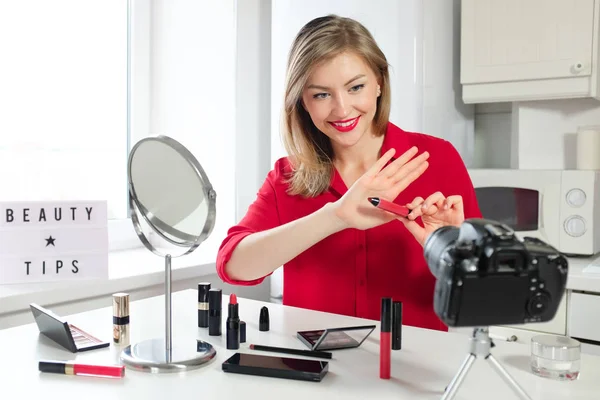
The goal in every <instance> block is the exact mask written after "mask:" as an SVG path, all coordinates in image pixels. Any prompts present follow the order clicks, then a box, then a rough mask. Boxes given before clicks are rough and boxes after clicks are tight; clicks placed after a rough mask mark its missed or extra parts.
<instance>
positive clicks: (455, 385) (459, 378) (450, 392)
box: [441, 354, 475, 400]
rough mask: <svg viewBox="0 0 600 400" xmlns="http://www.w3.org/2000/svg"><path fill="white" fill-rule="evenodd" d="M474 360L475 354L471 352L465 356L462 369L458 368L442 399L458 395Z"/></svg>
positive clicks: (445, 399)
mask: <svg viewBox="0 0 600 400" xmlns="http://www.w3.org/2000/svg"><path fill="white" fill-rule="evenodd" d="M474 362H475V354H469V355H468V356H467V358H465V361H463V363H462V365H461V366H460V369H459V370H458V372H457V373H456V375H455V376H454V378H453V379H452V382H450V384H449V385H448V387H447V388H446V391H445V393H444V395H443V396H442V399H441V400H451V399H453V398H454V396H456V392H457V391H458V389H459V388H460V385H461V384H462V383H463V381H464V380H465V377H466V376H467V373H468V372H469V370H470V369H471V366H473V363H474Z"/></svg>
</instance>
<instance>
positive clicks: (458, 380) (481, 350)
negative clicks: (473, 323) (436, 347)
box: [442, 328, 531, 400]
mask: <svg viewBox="0 0 600 400" xmlns="http://www.w3.org/2000/svg"><path fill="white" fill-rule="evenodd" d="M469 345H470V349H469V355H468V356H467V358H466V359H465V361H464V362H463V363H462V365H461V367H460V369H459V370H458V372H457V373H456V375H455V376H454V378H453V379H452V381H451V382H450V384H449V385H448V387H446V391H445V393H444V395H443V396H442V400H451V399H453V398H454V396H456V392H458V389H459V388H460V385H461V384H462V383H463V381H464V379H465V377H466V376H467V373H468V372H469V370H470V369H471V367H472V366H473V363H474V362H475V359H476V358H477V357H478V356H480V357H483V359H484V360H486V361H489V362H490V364H491V365H492V367H494V370H495V371H496V372H497V373H498V375H500V376H501V377H502V379H504V381H505V382H506V384H508V386H510V388H511V389H512V390H514V392H515V393H516V394H517V395H518V396H519V398H520V399H522V400H531V398H530V397H529V396H528V395H527V393H525V391H524V390H523V388H521V387H520V386H519V384H518V383H517V382H516V381H515V380H514V379H513V377H512V376H510V374H509V373H508V371H507V370H506V369H504V367H503V366H502V365H501V364H500V362H499V361H498V360H497V359H496V358H495V357H494V356H493V355H492V353H491V352H490V349H491V348H492V347H494V343H493V342H492V339H490V335H489V330H488V328H474V329H473V336H472V337H471V338H469Z"/></svg>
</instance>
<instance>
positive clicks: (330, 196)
mask: <svg viewBox="0 0 600 400" xmlns="http://www.w3.org/2000/svg"><path fill="white" fill-rule="evenodd" d="M412 146H417V147H418V149H419V153H421V152H423V151H428V152H429V154H430V156H429V168H428V169H427V170H426V171H425V173H424V174H423V175H421V177H419V178H418V179H417V180H416V181H415V182H413V183H412V184H411V185H410V186H409V187H408V188H407V189H405V190H404V191H403V192H402V193H400V195H399V196H398V197H397V198H396V200H395V202H396V203H399V204H405V203H409V202H411V201H412V200H413V199H414V198H415V197H417V196H421V197H423V198H427V197H428V196H429V195H431V194H432V193H434V192H436V191H441V192H442V193H443V194H444V195H445V196H449V195H455V194H460V195H461V196H462V197H463V202H464V210H465V218H475V217H477V218H480V217H481V213H480V211H479V207H478V205H477V199H476V197H475V191H474V189H473V186H472V184H471V180H470V178H469V175H468V173H467V170H466V168H465V165H464V163H463V161H462V159H461V157H460V155H459V154H458V152H457V151H456V150H455V148H454V147H453V146H452V144H450V142H448V141H446V140H443V139H439V138H435V137H433V136H429V135H424V134H420V133H413V132H405V131H403V130H401V129H400V128H398V127H396V126H395V125H393V124H391V123H390V124H389V125H388V129H387V132H386V135H385V138H384V141H383V148H382V149H381V154H383V153H385V152H386V151H387V150H388V149H389V148H391V147H394V148H395V149H396V156H400V155H401V154H402V153H404V152H405V151H406V150H408V149H409V148H410V147H412ZM288 171H289V163H288V161H287V158H286V157H284V158H281V159H279V160H278V161H277V162H276V163H275V167H274V168H273V170H272V171H270V172H269V174H268V176H267V178H266V180H265V182H264V183H263V185H262V187H261V188H260V190H259V191H258V195H257V198H256V200H255V201H254V203H252V204H251V205H250V207H249V208H248V212H247V213H246V215H245V216H244V218H243V219H242V220H241V221H240V222H239V224H237V225H236V226H234V227H232V228H231V229H230V230H229V231H228V234H227V237H226V238H225V239H224V241H223V243H222V244H221V247H220V249H219V253H218V255H217V263H216V265H217V273H218V274H219V277H220V278H221V279H222V280H223V281H224V282H226V283H230V284H235V285H256V284H259V283H261V282H262V281H263V280H264V278H260V279H257V280H253V281H236V280H232V279H231V278H229V277H228V276H227V274H226V273H225V264H226V263H227V262H228V261H229V259H230V258H231V254H232V253H233V250H234V249H235V246H236V245H237V244H238V243H239V242H240V241H241V240H242V239H243V238H244V237H246V236H247V235H250V234H252V233H254V232H259V231H262V230H267V229H271V228H274V227H276V226H278V225H282V224H286V223H288V222H290V221H293V220H295V219H298V218H301V217H303V216H306V215H308V214H310V213H313V212H315V211H317V210H318V209H320V208H321V207H323V206H324V205H325V204H326V203H328V202H335V201H336V200H338V199H339V198H341V197H342V196H343V195H344V193H345V192H346V191H347V188H346V185H345V184H344V182H343V181H342V179H341V177H340V176H339V174H338V173H337V171H336V172H335V174H334V176H333V177H332V180H331V185H330V187H329V190H328V191H326V192H324V193H322V194H321V195H319V196H317V197H315V198H303V197H301V196H291V195H288V194H287V193H286V190H287V184H286V183H284V177H285V175H284V174H286V173H287V172H288ZM419 223H420V220H419ZM434 286H435V277H434V276H433V275H432V274H431V272H430V270H429V267H428V265H427V263H426V262H425V258H424V256H423V247H422V246H421V245H420V244H419V243H418V242H417V241H416V239H415V238H414V237H413V236H412V235H411V234H410V233H409V232H408V231H407V230H406V228H405V227H404V225H403V224H402V223H401V222H400V221H397V220H394V221H392V222H390V223H387V224H384V225H381V226H378V227H376V228H372V229H367V230H357V229H345V230H343V231H340V232H338V233H335V234H333V235H331V236H329V237H327V238H325V239H323V240H322V241H320V242H319V243H317V244H315V245H314V246H312V247H311V248H309V249H307V250H306V251H304V252H303V253H301V254H299V255H298V256H297V257H295V258H294V259H292V260H291V261H289V262H288V263H287V264H285V265H284V269H283V303H284V304H286V305H290V306H295V307H302V308H308V309H312V310H318V311H325V312H331V313H337V314H344V315H350V316H356V317H361V318H368V319H374V320H378V319H379V317H380V304H381V298H382V297H393V299H394V300H399V301H402V302H403V323H404V324H405V325H412V326H418V327H423V328H430V329H437V330H447V327H446V326H445V325H444V324H443V323H442V322H441V321H440V319H439V318H438V317H437V316H436V315H435V313H434V310H433V293H434Z"/></svg>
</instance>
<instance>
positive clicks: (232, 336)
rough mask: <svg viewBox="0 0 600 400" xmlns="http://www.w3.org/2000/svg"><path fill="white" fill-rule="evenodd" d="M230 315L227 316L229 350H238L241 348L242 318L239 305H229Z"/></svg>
mask: <svg viewBox="0 0 600 400" xmlns="http://www.w3.org/2000/svg"><path fill="white" fill-rule="evenodd" d="M228 307H229V313H228V315H227V322H226V330H227V348H228V349H229V350H237V349H239V348H240V316H239V305H238V304H231V303H229V306H228Z"/></svg>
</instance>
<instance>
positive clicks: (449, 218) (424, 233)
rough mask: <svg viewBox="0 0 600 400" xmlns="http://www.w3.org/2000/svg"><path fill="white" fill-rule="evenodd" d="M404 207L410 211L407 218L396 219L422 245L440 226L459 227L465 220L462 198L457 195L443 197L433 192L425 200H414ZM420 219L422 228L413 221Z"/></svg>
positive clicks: (420, 198)
mask: <svg viewBox="0 0 600 400" xmlns="http://www.w3.org/2000/svg"><path fill="white" fill-rule="evenodd" d="M406 207H408V209H410V210H411V212H410V214H408V217H399V218H398V219H399V220H400V221H401V222H402V223H403V224H404V226H406V229H408V231H409V232H410V233H412V234H413V236H414V237H415V239H417V241H418V242H419V243H420V244H421V245H423V244H424V243H425V240H426V239H427V237H428V236H429V235H430V234H431V233H432V232H433V231H435V230H436V229H438V228H441V227H442V226H448V225H451V226H456V227H458V226H460V224H462V222H463V221H464V220H465V214H464V209H463V201H462V197H461V196H459V195H455V196H448V197H445V196H444V195H443V194H442V193H441V192H435V193H434V194H432V195H431V196H429V197H428V198H427V199H425V200H423V198H422V197H417V198H415V199H414V200H413V201H412V202H411V203H409V204H407V205H406ZM419 217H421V220H422V221H423V226H421V225H419V224H418V223H417V222H416V221H415V220H416V219H417V218H419Z"/></svg>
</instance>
